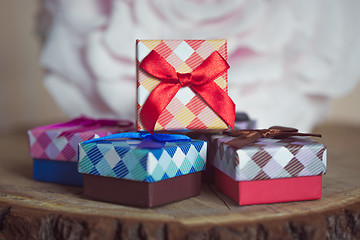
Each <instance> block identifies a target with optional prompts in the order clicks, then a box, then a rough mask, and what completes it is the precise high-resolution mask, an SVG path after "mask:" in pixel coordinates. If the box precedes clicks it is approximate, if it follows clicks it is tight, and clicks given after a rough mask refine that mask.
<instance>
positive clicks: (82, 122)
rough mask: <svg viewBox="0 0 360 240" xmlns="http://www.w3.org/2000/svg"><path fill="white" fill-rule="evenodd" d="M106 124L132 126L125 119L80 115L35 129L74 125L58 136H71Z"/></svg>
mask: <svg viewBox="0 0 360 240" xmlns="http://www.w3.org/2000/svg"><path fill="white" fill-rule="evenodd" d="M106 126H109V127H110V126H119V127H131V126H133V123H132V122H131V121H127V120H111V119H92V118H88V117H85V116H81V117H79V118H75V119H73V120H70V121H67V122H63V123H57V124H52V125H47V126H41V127H37V128H35V129H46V130H50V129H58V128H64V127H76V128H74V129H69V130H66V131H63V132H62V133H61V134H60V135H59V136H57V137H58V138H59V137H62V136H72V135H74V134H75V133H78V132H86V131H90V130H93V129H97V128H100V127H106Z"/></svg>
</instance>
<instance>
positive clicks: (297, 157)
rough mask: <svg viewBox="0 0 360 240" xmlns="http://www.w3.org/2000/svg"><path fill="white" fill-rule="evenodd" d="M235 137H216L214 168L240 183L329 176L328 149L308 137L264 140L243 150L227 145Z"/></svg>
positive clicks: (213, 145) (214, 138)
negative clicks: (327, 171) (321, 175)
mask: <svg viewBox="0 0 360 240" xmlns="http://www.w3.org/2000/svg"><path fill="white" fill-rule="evenodd" d="M233 138H234V137H230V136H223V135H216V136H213V137H212V143H213V144H212V147H213V148H214V154H215V155H214V158H212V164H213V165H214V166H215V167H216V168H218V169H219V170H221V171H222V172H224V173H226V174H227V175H228V176H230V177H231V178H233V179H234V180H236V181H251V180H265V179H276V178H290V177H300V176H315V175H320V174H325V173H326V168H327V166H326V153H327V150H326V147H325V146H324V145H323V144H321V143H319V142H316V141H314V140H313V139H311V138H308V137H289V138H286V139H273V138H260V139H259V140H257V141H256V142H254V143H251V144H249V145H247V146H246V147H243V148H241V149H237V150H236V149H234V148H232V147H230V146H228V145H226V142H227V141H229V140H231V139H233Z"/></svg>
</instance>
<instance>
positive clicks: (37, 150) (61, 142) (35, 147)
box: [28, 126, 134, 171]
mask: <svg viewBox="0 0 360 240" xmlns="http://www.w3.org/2000/svg"><path fill="white" fill-rule="evenodd" d="M73 128H74V127H72V128H69V127H62V128H58V129H51V130H45V129H41V128H35V129H32V130H29V131H28V138H29V150H30V155H31V157H32V158H40V159H49V160H59V161H72V162H77V161H78V144H79V143H80V142H84V141H86V140H89V139H92V138H93V137H94V136H96V135H98V136H100V137H102V136H107V135H110V134H114V133H117V132H124V131H132V130H134V129H133V127H118V126H108V127H100V128H98V129H93V130H90V131H86V132H79V133H75V134H73V135H66V136H61V137H59V135H60V134H61V133H62V132H63V131H66V130H69V129H73ZM94 171H95V170H94Z"/></svg>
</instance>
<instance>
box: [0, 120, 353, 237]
mask: <svg viewBox="0 0 360 240" xmlns="http://www.w3.org/2000/svg"><path fill="white" fill-rule="evenodd" d="M314 132H317V133H321V134H323V138H322V139H320V141H321V142H322V143H324V144H325V145H326V146H327V147H328V173H327V174H326V175H325V176H324V177H323V199H321V200H314V201H303V202H292V203H277V204H265V205H253V206H238V205H237V204H236V203H235V202H234V201H232V200H231V199H230V198H228V197H227V196H225V195H224V194H222V193H221V192H219V191H218V190H217V189H216V188H215V186H214V185H212V184H206V183H205V184H203V187H202V192H201V194H200V195H199V196H197V197H194V198H190V199H187V200H184V201H180V202H176V203H172V204H168V205H165V206H162V207H158V208H154V209H140V208H134V207H127V206H122V205H116V204H111V203H104V202H97V201H92V200H88V199H86V198H85V197H84V196H83V195H82V189H81V188H78V187H69V186H65V185H56V184H51V183H43V182H37V181H34V180H32V160H31V158H30V156H29V152H28V146H27V136H26V132H25V131H22V132H18V133H14V134H6V135H5V134H3V135H0V150H1V151H0V164H1V165H0V166H1V168H0V239H280V238H281V239H326V238H327V239H360V146H359V145H360V141H359V136H360V126H359V127H350V126H335V125H323V126H320V127H318V128H317V129H315V131H314Z"/></svg>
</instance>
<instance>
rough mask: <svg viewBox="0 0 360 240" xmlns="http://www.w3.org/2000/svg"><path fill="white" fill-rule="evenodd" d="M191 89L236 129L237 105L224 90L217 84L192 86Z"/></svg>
mask: <svg viewBox="0 0 360 240" xmlns="http://www.w3.org/2000/svg"><path fill="white" fill-rule="evenodd" d="M191 88H192V89H193V90H194V91H195V92H196V93H198V94H199V95H200V96H201V97H202V98H203V100H204V101H205V102H206V103H207V104H208V105H209V106H210V108H212V109H213V110H214V112H215V113H217V114H218V115H219V117H220V118H221V119H222V120H223V121H224V122H225V123H226V124H227V125H228V126H230V127H231V128H232V129H234V124H235V104H234V102H233V101H232V100H231V98H230V97H229V95H228V94H227V93H226V92H225V91H224V90H222V89H221V88H220V87H219V86H218V85H217V84H216V83H215V82H209V83H208V84H205V85H200V86H191Z"/></svg>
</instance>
